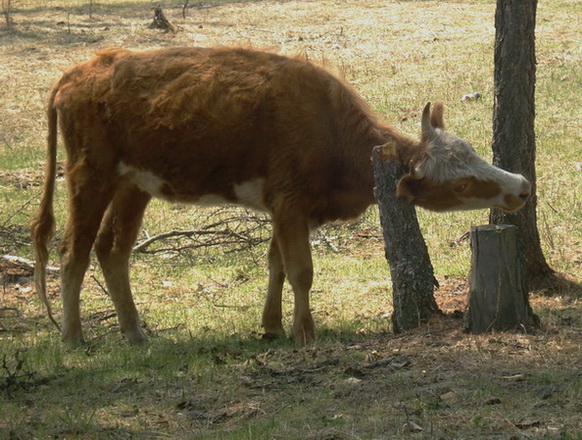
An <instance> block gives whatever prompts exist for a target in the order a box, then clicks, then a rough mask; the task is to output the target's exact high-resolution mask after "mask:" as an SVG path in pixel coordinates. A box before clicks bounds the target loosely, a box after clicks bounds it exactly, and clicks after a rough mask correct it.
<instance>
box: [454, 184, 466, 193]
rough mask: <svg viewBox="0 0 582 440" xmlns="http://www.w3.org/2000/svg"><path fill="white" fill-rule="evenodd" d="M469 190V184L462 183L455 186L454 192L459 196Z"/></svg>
mask: <svg viewBox="0 0 582 440" xmlns="http://www.w3.org/2000/svg"><path fill="white" fill-rule="evenodd" d="M466 189H467V184H466V183H460V184H458V185H455V186H454V187H453V191H454V192H456V193H457V194H460V193H462V192H464V191H465V190H466Z"/></svg>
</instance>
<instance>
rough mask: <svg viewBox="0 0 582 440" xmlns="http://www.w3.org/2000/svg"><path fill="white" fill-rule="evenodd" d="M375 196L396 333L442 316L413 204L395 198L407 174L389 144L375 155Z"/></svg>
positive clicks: (374, 152) (373, 159)
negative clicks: (388, 267) (438, 315)
mask: <svg viewBox="0 0 582 440" xmlns="http://www.w3.org/2000/svg"><path fill="white" fill-rule="evenodd" d="M372 162H373V168H374V179H375V183H376V187H375V188H374V192H375V196H376V199H377V201H378V205H379V208H380V222H381V224H382V230H383V234H384V242H385V246H386V259H387V260H388V265H389V266H390V273H391V276H392V291H393V293H392V301H393V304H394V313H393V315H392V327H393V330H394V332H395V333H398V332H401V331H404V330H410V329H413V328H416V327H418V326H419V325H420V324H421V323H423V322H427V321H428V320H429V318H430V317H431V315H432V314H434V313H441V312H440V310H439V307H438V305H437V303H436V301H435V299H434V295H433V288H434V286H435V285H438V283H437V282H436V279H435V277H434V271H433V267H432V264H431V262H430V257H429V255H428V249H427V247H426V243H425V242H424V238H423V237H422V233H421V232H420V227H419V225H418V219H417V218H416V210H415V208H414V205H412V204H410V203H408V201H406V200H405V199H403V198H401V197H398V196H397V195H396V185H397V183H398V181H399V180H400V178H401V177H402V176H403V175H404V174H405V173H406V172H407V170H406V168H405V167H404V166H403V165H402V164H401V163H400V162H399V161H398V160H397V155H396V154H395V152H394V151H393V147H391V146H390V145H385V146H380V147H376V148H375V149H374V150H373V152H372Z"/></svg>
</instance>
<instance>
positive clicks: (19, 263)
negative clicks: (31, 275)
mask: <svg viewBox="0 0 582 440" xmlns="http://www.w3.org/2000/svg"><path fill="white" fill-rule="evenodd" d="M2 261H4V262H5V263H7V264H8V265H10V266H12V267H15V268H18V269H25V270H28V271H30V272H34V266H35V263H34V261H32V260H28V259H26V258H23V257H17V256H15V255H2ZM46 269H47V271H49V272H52V273H54V274H58V273H59V271H60V268H58V267H56V266H47V268H46Z"/></svg>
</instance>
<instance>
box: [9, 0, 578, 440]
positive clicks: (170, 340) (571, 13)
mask: <svg viewBox="0 0 582 440" xmlns="http://www.w3.org/2000/svg"><path fill="white" fill-rule="evenodd" d="M116 3H117V2H115V1H114V0H107V1H104V2H99V4H95V5H94V10H93V13H92V17H91V18H90V17H89V8H88V5H87V4H85V3H83V2H73V1H64V0H62V1H50V2H43V3H42V4H41V3H40V2H39V3H38V4H37V5H35V3H33V2H32V1H27V2H19V1H13V2H12V18H13V21H14V24H13V26H12V27H11V28H10V29H8V28H6V27H5V26H3V25H2V26H0V66H2V67H1V68H0V191H1V192H0V196H1V199H0V250H1V251H2V253H13V254H20V255H23V256H26V257H29V258H30V249H29V247H28V245H27V243H28V238H27V233H28V231H27V227H26V225H27V221H28V218H29V217H30V215H31V214H32V212H33V211H34V208H35V205H36V203H37V200H38V196H39V189H38V184H39V181H40V179H41V175H42V173H41V170H42V167H43V163H44V142H45V141H44V139H45V120H44V110H43V107H44V101H45V97H46V94H47V92H48V89H49V87H50V85H51V84H52V82H53V81H55V80H56V79H57V78H58V77H59V75H60V72H61V71H62V70H64V69H66V68H67V67H68V66H70V65H72V64H74V63H75V62H79V61H82V60H85V59H87V58H88V57H90V56H91V54H92V53H94V52H95V51H97V50H99V49H100V48H104V47H109V46H124V47H129V48H134V49H146V48H154V47H163V46H172V45H242V46H251V47H256V48H267V49H268V50H272V51H277V52H280V53H283V54H298V53H304V54H305V55H306V56H307V57H308V58H309V59H311V60H313V61H314V62H317V63H321V64H323V65H326V66H327V67H328V68H329V69H331V70H333V71H335V72H336V73H337V74H338V75H340V76H343V77H345V78H346V79H348V80H349V81H350V82H351V83H353V84H354V86H355V87H356V88H357V89H358V90H359V91H360V92H361V93H362V94H363V95H364V96H365V97H366V99H367V100H368V101H369V102H370V103H371V105H372V106H373V107H374V108H375V109H376V110H377V111H378V112H379V113H380V114H382V115H383V116H385V117H386V119H387V120H389V121H391V122H392V123H393V124H394V125H396V126H397V127H398V128H399V129H400V130H402V131H404V132H406V133H409V134H411V135H413V134H415V133H416V132H417V131H418V124H419V119H418V116H419V115H418V112H419V110H420V109H421V108H422V107H423V105H424V104H425V102H426V101H428V100H436V99H440V100H444V101H445V104H446V106H447V117H448V121H449V125H450V127H451V130H452V131H454V132H456V133H457V134H459V135H461V136H463V137H466V138H467V139H470V140H471V141H472V142H473V143H474V145H475V147H476V148H477V150H478V151H479V152H480V153H481V154H483V155H485V156H487V155H489V154H490V153H489V150H490V148H489V144H490V140H491V108H492V107H491V106H492V102H493V96H492V89H493V85H492V68H493V66H492V59H493V56H492V42H493V36H494V29H493V13H494V5H493V2H491V1H485V0H473V1H469V0H465V1H459V0H457V1H446V2H439V1H394V2H387V1H371V0H366V1H355V0H353V1H352V0H321V1H284V2H272V1H264V2H246V3H243V2H236V3H229V2H214V3H211V2H208V3H206V5H200V4H195V5H194V6H193V7H192V8H190V9H188V10H187V15H186V18H185V19H184V18H182V15H181V12H182V11H181V5H179V4H178V3H173V4H172V5H168V6H166V8H165V10H166V15H167V17H168V18H169V19H170V20H171V21H173V22H174V24H176V25H178V26H179V27H180V30H179V32H177V33H175V34H171V33H168V34H166V33H162V32H159V31H156V30H151V29H148V28H147V25H148V24H149V23H150V21H151V18H152V15H153V12H152V10H151V9H152V8H153V6H155V5H156V4H157V3H155V2H147V1H146V2H124V3H119V4H116ZM219 3H222V5H219ZM580 12H581V11H580V8H579V6H578V5H577V4H576V3H575V2H573V1H566V0H551V1H547V2H546V1H542V2H540V5H539V11H538V19H539V20H538V28H537V36H538V86H537V90H538V97H537V108H538V117H537V122H536V126H537V128H538V139H537V142H538V143H537V146H538V162H539V163H538V189H539V194H538V196H539V199H538V203H539V205H538V206H539V218H540V232H541V235H542V238H543V246H544V250H545V251H546V255H547V256H548V259H549V260H550V262H551V264H552V265H553V266H554V267H556V268H557V269H558V270H560V271H563V272H568V273H570V274H572V275H571V276H572V277H573V278H574V279H578V280H580V278H581V277H582V269H581V266H582V265H581V264H580V263H581V262H582V230H581V229H580V224H582V212H581V207H580V186H579V182H580V180H579V179H580V171H579V169H578V168H576V164H577V163H578V166H579V162H580V155H579V145H580V141H581V139H580V133H581V131H580V122H579V107H580V99H579V96H578V94H577V92H578V90H580V86H582V84H581V77H582V75H581V73H582V69H581V66H582V63H581V61H582V54H581V52H580V44H579V42H580V38H581V33H580V30H579V28H578V25H577V24H578V22H579V18H580ZM470 91H479V92H481V93H482V94H483V100H482V101H479V102H476V103H471V104H467V103H461V102H460V101H459V98H460V96H461V95H462V94H464V93H467V92H470ZM64 196H65V191H64V186H63V185H62V183H59V188H58V200H57V212H58V216H59V219H58V221H59V228H62V225H63V223H64V211H65V209H64V206H65V201H64V200H65V199H64ZM205 215H206V214H204V213H202V212H199V211H194V210H192V209H191V208H184V207H169V206H168V205H164V204H161V203H153V204H152V207H151V209H150V211H149V213H148V216H147V218H146V223H145V229H146V230H147V231H148V232H149V233H150V234H155V233H158V232H162V231H165V230H168V229H174V228H181V229H185V228H190V227H192V228H194V227H195V226H196V225H197V224H198V223H200V224H204V221H205V218H204V216H205ZM486 216H487V213H486V212H477V213H463V214H447V215H443V216H436V215H434V214H430V213H426V212H420V219H421V223H422V228H423V233H424V235H425V238H426V240H427V242H428V245H429V248H430V251H431V256H432V258H433V263H434V265H435V269H436V273H437V276H438V277H439V281H440V283H441V285H442V287H441V289H440V290H439V291H438V292H437V299H438V301H439V303H440V305H441V307H442V308H443V310H445V311H446V312H448V313H450V314H453V313H454V312H455V311H458V310H462V309H463V307H464V301H465V296H466V292H467V285H466V273H467V270H468V264H469V254H470V249H469V246H468V243H467V241H466V240H464V239H463V238H462V237H463V234H464V233H465V232H466V231H467V230H468V228H469V226H470V225H471V224H480V223H484V222H486V218H487V217H486ZM192 223H195V225H193V224H192ZM60 230H61V229H59V230H58V231H57V233H59V232H60ZM325 234H326V235H325V237H317V236H316V237H314V243H313V245H314V249H315V253H316V258H315V263H316V272H317V278H316V284H315V286H314V289H313V290H314V291H313V305H314V309H315V316H316V320H317V323H318V325H319V333H318V336H319V342H318V343H317V345H316V346H314V347H311V348H309V349H304V350H296V349H294V348H293V347H292V346H291V345H290V344H289V342H288V341H279V342H273V343H268V344H267V343H265V342H263V341H261V340H260V337H259V335H258V334H257V332H258V331H259V330H260V329H259V328H258V317H259V316H260V308H261V302H262V292H263V289H264V286H265V284H266V278H265V274H264V267H263V265H262V259H263V257H264V253H265V248H264V246H258V247H255V248H254V249H253V250H251V251H246V252H243V253H234V254H229V253H227V252H226V251H227V250H228V249H225V248H221V250H220V251H219V252H217V251H216V250H214V249H211V250H209V251H207V252H201V251H191V252H184V253H182V254H180V255H179V256H178V257H176V256H175V255H172V254H168V253H166V254H163V255H155V256H147V255H146V256H143V255H138V256H136V257H135V258H134V260H133V263H132V264H133V271H134V273H133V277H134V283H135V285H136V286H139V289H138V290H139V292H138V293H137V300H138V303H139V307H140V309H141V311H142V312H143V314H144V316H145V321H146V323H147V324H148V332H149V333H150V335H151V339H152V340H151V343H150V344H148V345H147V346H145V347H141V348H134V347H127V346H126V345H125V343H124V342H123V341H120V339H119V337H118V335H117V329H116V324H115V322H114V321H115V320H114V318H113V315H112V306H111V304H110V301H109V300H108V298H107V297H106V295H105V294H104V293H103V291H102V289H101V287H100V286H99V283H100V279H101V277H100V273H99V270H98V269H97V268H92V269H91V270H90V273H89V274H88V277H87V280H86V283H85V292H84V314H85V323H84V324H85V327H86V328H87V330H88V332H87V333H88V336H89V338H90V339H91V343H90V345H89V346H88V347H87V348H86V349H85V350H80V351H75V352H70V351H65V350H63V348H62V347H61V345H60V343H59V341H58V336H57V335H56V334H55V333H54V332H53V331H52V329H50V328H49V327H48V324H47V320H46V319H45V317H44V315H43V312H42V311H41V310H40V309H39V307H38V302H37V299H36V298H35V297H34V296H33V293H32V288H31V282H30V273H29V272H27V271H26V270H22V269H15V268H7V267H5V266H4V267H2V268H1V269H2V272H1V273H2V281H3V286H2V291H1V293H0V371H1V372H2V375H1V378H0V438H57V437H59V438H100V439H101V438H163V437H169V438H208V439H217V438H228V439H231V438H232V439H235V438H241V439H242V438H245V439H262V438H265V439H314V440H315V439H317V440H324V439H328V440H331V439H381V438H382V439H392V438H395V439H411V438H412V439H437V438H444V439H461V438H463V439H469V438H479V439H542V438H544V439H545V438H547V439H563V440H567V439H581V438H582V422H581V420H580V413H581V412H582V406H581V404H580V402H581V401H582V396H581V382H582V377H581V376H580V365H582V355H581V348H582V347H581V345H582V333H581V329H582V313H581V312H582V310H581V307H580V304H579V298H578V297H577V296H576V292H563V294H561V295H555V296H553V297H549V296H544V295H540V294H534V295H533V296H532V306H533V309H534V310H535V311H536V313H538V314H540V316H541V319H542V322H543V323H544V327H543V329H541V330H540V331H538V332H536V333H535V334H494V335H487V336H473V335H466V334H464V333H463V332H462V321H461V320H458V319H454V318H446V319H442V320H436V321H435V322H431V323H430V324H429V325H428V326H426V327H423V328H422V329H418V330H416V331H413V332H410V333H407V334H405V335H400V336H395V335H392V334H390V333H389V332H388V330H389V325H388V321H387V316H388V315H389V313H390V305H389V301H388V298H387V297H388V294H387V291H389V289H390V283H389V278H388V273H387V267H386V263H385V261H384V257H383V243H382V241H381V237H380V233H379V232H378V222H377V219H376V214H375V213H374V212H373V211H372V212H371V213H369V214H368V215H367V217H366V218H365V219H364V220H363V221H362V222H361V223H359V224H356V225H352V226H349V227H341V228H340V227H333V228H330V229H328V230H326V231H325ZM330 243H331V246H330ZM332 248H333V249H335V250H332ZM53 256H54V254H53ZM54 257H55V258H56V256H54ZM50 295H51V298H52V301H53V302H55V303H57V302H58V282H57V281H56V280H54V279H53V280H51V282H50ZM291 305H292V300H291V298H290V293H289V292H288V291H287V292H286V302H285V308H286V310H287V311H290V308H291Z"/></svg>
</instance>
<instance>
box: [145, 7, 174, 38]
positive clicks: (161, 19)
mask: <svg viewBox="0 0 582 440" xmlns="http://www.w3.org/2000/svg"><path fill="white" fill-rule="evenodd" d="M149 27H150V29H162V30H165V31H166V32H173V33H176V32H178V26H176V25H174V24H172V23H170V21H169V20H168V19H167V18H166V14H164V10H163V9H162V7H161V6H156V7H155V8H154V19H153V21H152V22H151V24H150V26H149Z"/></svg>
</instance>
